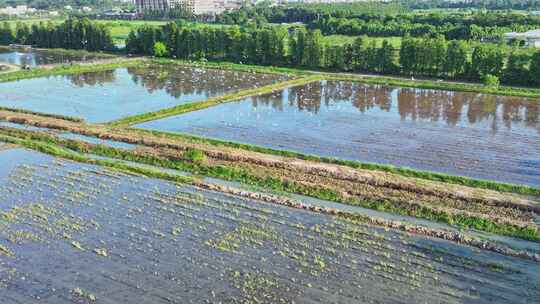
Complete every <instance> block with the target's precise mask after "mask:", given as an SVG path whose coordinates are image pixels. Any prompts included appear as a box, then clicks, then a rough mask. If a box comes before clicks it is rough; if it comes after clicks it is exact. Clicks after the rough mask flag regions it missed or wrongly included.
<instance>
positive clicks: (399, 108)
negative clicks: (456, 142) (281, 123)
mask: <svg viewBox="0 0 540 304" xmlns="http://www.w3.org/2000/svg"><path fill="white" fill-rule="evenodd" d="M252 101H253V106H254V107H258V106H271V107H272V108H273V109H274V110H279V111H285V110H287V109H286V108H290V107H293V108H297V109H298V110H299V111H307V112H310V113H313V114H317V113H319V112H320V111H321V107H324V108H328V107H331V106H335V105H339V104H340V103H346V104H350V105H352V106H353V107H355V108H356V109H358V111H359V112H361V113H368V112H378V111H382V112H388V113H392V112H396V113H397V114H398V115H399V117H400V118H401V119H402V120H411V121H429V122H444V123H446V125H448V126H457V125H459V124H469V125H473V124H477V123H481V122H488V123H490V128H491V129H492V131H497V130H498V129H499V128H500V127H502V126H504V127H506V128H511V127H512V124H513V123H519V124H522V125H524V126H527V127H529V128H534V129H537V130H538V131H539V132H540V124H539V121H540V102H538V101H535V100H532V99H527V98H523V97H509V96H498V95H486V94H480V93H469V92H453V91H442V90H426V89H415V88H392V87H387V86H373V85H364V84H359V83H353V82H338V81H324V82H315V83H311V84H309V85H306V86H302V87H295V88H291V89H289V90H285V91H280V92H276V93H274V94H271V95H263V96H257V97H254V98H252ZM285 105H286V107H285ZM501 124H502V126H501Z"/></svg>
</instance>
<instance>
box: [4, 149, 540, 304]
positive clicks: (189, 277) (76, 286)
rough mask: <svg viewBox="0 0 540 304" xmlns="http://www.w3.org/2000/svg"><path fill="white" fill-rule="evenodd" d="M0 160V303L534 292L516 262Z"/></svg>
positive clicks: (50, 162) (33, 161) (155, 186)
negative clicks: (0, 249)
mask: <svg viewBox="0 0 540 304" xmlns="http://www.w3.org/2000/svg"><path fill="white" fill-rule="evenodd" d="M6 153H7V154H6ZM36 155H37V156H36ZM0 163H1V164H2V167H3V168H6V170H5V171H2V172H1V173H0V185H2V187H0V200H1V201H4V202H6V203H4V204H2V205H0V210H1V212H3V214H5V215H6V216H4V217H3V218H2V220H0V235H2V236H3V237H4V238H2V239H0V246H2V248H4V249H6V252H8V253H10V255H2V253H0V257H1V258H2V261H3V264H2V265H1V268H0V274H2V275H1V276H0V277H1V278H2V279H0V291H1V292H2V296H3V297H4V298H5V299H8V301H14V302H23V303H34V302H38V301H39V302H40V303H50V304H61V303H71V302H73V301H75V302H85V301H89V299H95V301H97V302H98V303H99V302H106V303H126V302H132V301H137V302H140V301H148V302H152V303H156V302H160V301H162V300H163V299H167V301H168V302H169V303H186V302H190V301H191V302H196V303H200V302H203V301H205V300H207V301H210V302H225V303H227V302H242V301H258V302H262V303H290V302H292V301H295V302H303V301H310V302H312V303H328V302H331V301H340V302H346V303H378V302H385V303H389V302H402V303H403V302H404V303H418V302H419V301H444V302H448V303H460V302H463V301H466V302H469V303H488V302H489V303H527V302H530V301H535V300H536V299H538V298H539V297H540V291H539V290H540V289H538V282H539V279H540V278H539V277H538V276H539V274H540V271H539V267H540V266H539V265H538V263H532V262H530V261H527V260H522V259H518V258H512V257H506V256H502V255H499V254H494V253H490V252H487V251H482V250H477V249H472V248H470V247H467V246H460V245H456V244H453V243H451V242H446V241H441V240H437V239H432V238H425V237H421V236H415V235H410V234H406V233H402V232H399V231H395V230H393V229H382V228H377V227H373V226H369V225H362V224H352V223H348V222H344V221H342V220H339V219H337V218H335V217H332V216H328V215H322V214H314V213H312V212H308V211H304V210H298V209H292V208H287V207H283V206H277V205H273V204H267V203H263V202H260V201H255V200H249V199H245V198H240V197H236V196H234V195H223V194H220V193H217V192H212V191H202V190H200V189H195V188H192V187H190V186H182V185H175V184H171V183H168V182H164V181H160V180H155V179H149V178H144V177H135V176H128V175H125V174H122V173H118V172H114V171H110V170H107V169H103V168H100V167H95V166H90V165H82V164H76V163H72V162H68V161H62V160H59V159H53V158H51V157H48V156H44V155H40V154H37V153H36V152H30V151H27V152H25V153H20V151H18V153H14V151H11V152H10V151H6V152H5V153H2V152H0ZM4 164H5V165H7V166H4ZM112 269H114V272H113V271H112ZM345 287H346V288H345ZM38 299H39V300H38Z"/></svg>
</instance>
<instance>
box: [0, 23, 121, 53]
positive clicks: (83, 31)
mask: <svg viewBox="0 0 540 304" xmlns="http://www.w3.org/2000/svg"><path fill="white" fill-rule="evenodd" d="M0 44H3V45H8V44H25V45H33V46H36V47H41V48H64V49H75V50H87V51H107V50H113V49H114V44H113V39H112V36H111V33H110V31H109V29H107V28H106V27H105V26H104V25H102V24H99V23H96V22H92V21H90V20H88V19H87V18H81V19H79V18H70V19H68V20H66V21H65V22H63V23H61V24H53V23H51V22H40V23H38V24H32V25H31V26H29V25H28V24H27V23H22V22H19V23H17V24H16V26H15V29H13V28H12V27H11V26H10V24H9V23H7V22H4V23H3V24H2V26H0Z"/></svg>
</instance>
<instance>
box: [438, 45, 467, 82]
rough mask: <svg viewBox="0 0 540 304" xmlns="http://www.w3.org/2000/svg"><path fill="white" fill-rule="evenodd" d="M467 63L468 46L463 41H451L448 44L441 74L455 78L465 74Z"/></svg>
mask: <svg viewBox="0 0 540 304" xmlns="http://www.w3.org/2000/svg"><path fill="white" fill-rule="evenodd" d="M468 61H469V46H468V44H467V42H465V41H457V40H454V41H451V42H450V43H449V44H448V49H447V53H446V60H445V62H444V68H443V72H444V73H445V74H446V76H448V77H451V78H456V77H459V76H462V75H464V74H465V71H467V65H468Z"/></svg>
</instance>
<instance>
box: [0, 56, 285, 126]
mask: <svg viewBox="0 0 540 304" xmlns="http://www.w3.org/2000/svg"><path fill="white" fill-rule="evenodd" d="M286 78H287V77H286V76H282V75H275V74H260V73H250V72H236V71H230V70H213V69H199V68H187V67H167V66H150V67H146V66H145V67H141V68H127V69H126V68H122V69H117V70H112V71H105V72H92V73H81V74H76V75H66V76H56V77H48V78H36V79H25V80H20V81H16V82H9V83H0V106H4V107H11V108H19V109H25V110H32V111H37V112H43V113H50V114H61V115H67V116H74V117H80V118H83V119H85V120H86V121H87V122H90V123H103V122H108V121H111V120H116V119H119V118H123V117H126V116H131V115H136V114H142V113H146V112H152V111H157V110H161V109H164V108H169V107H173V106H176V105H179V104H184V103H189V102H195V101H203V100H205V99H208V98H210V97H214V96H219V95H223V94H226V93H232V92H236V91H239V90H242V89H247V88H254V87H260V86H264V85H268V84H272V83H275V82H279V81H282V80H285V79H286Z"/></svg>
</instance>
